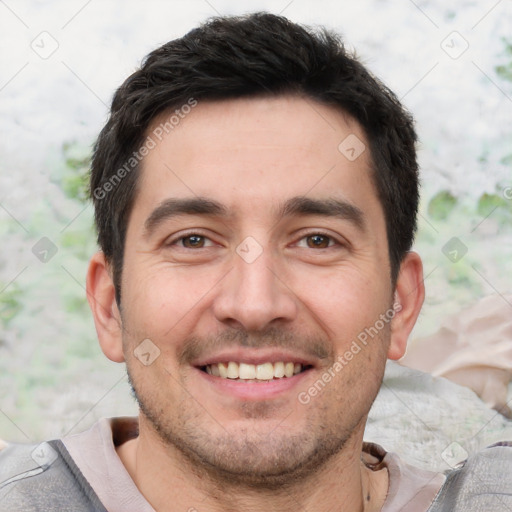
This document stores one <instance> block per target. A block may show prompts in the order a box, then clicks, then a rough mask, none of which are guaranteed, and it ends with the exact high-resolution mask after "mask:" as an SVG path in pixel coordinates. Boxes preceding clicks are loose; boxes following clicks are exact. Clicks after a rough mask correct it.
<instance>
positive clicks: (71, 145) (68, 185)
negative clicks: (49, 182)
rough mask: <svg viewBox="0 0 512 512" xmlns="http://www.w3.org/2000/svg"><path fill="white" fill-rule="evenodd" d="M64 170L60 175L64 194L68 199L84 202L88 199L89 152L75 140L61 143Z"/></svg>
mask: <svg viewBox="0 0 512 512" xmlns="http://www.w3.org/2000/svg"><path fill="white" fill-rule="evenodd" d="M62 153H63V157H64V166H65V172H64V173H63V176H62V177H61V186H62V190H63V192H64V194H66V196H67V197H69V198H70V199H76V200H78V201H80V202H81V203H85V202H86V201H87V199H88V181H89V170H90V166H91V154H90V151H89V148H84V147H83V146H80V145H79V144H77V143H75V142H67V143H64V144H63V145H62Z"/></svg>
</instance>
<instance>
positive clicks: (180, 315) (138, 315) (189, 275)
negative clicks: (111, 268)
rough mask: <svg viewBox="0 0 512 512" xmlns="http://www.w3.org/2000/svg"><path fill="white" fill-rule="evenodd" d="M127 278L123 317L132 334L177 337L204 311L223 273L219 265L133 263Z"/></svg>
mask: <svg viewBox="0 0 512 512" xmlns="http://www.w3.org/2000/svg"><path fill="white" fill-rule="evenodd" d="M132 268H137V271H136V272H135V271H132V272H129V270H131V269H130V267H128V266H127V268H126V272H125V274H124V275H125V276H129V277H126V278H125V279H124V280H123V312H124V315H123V319H124V323H125V324H126V327H127V331H129V334H131V333H137V337H140V336H144V337H148V338H150V339H153V338H154V339H155V340H161V341H164V340H168V339H169V338H170V337H176V336H177V335H178V334H179V333H182V332H183V330H184V329H187V328H189V327H190V325H191V323H192V324H193V323H194V321H196V319H197V318H196V317H197V315H201V314H204V311H205V309H207V308H208V305H209V302H211V294H212V293H213V292H214V290H215V286H216V284H217V283H218V282H219V280H220V277H219V276H218V275H217V274H218V272H216V270H215V269H212V268H210V269H208V271H206V269H203V270H201V269H199V268H197V269H191V268H186V267H183V268H179V267H170V266H169V265H165V264H158V265H153V266H143V265H139V266H138V267H137V266H136V265H133V266H132Z"/></svg>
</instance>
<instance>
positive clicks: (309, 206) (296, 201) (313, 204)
mask: <svg viewBox="0 0 512 512" xmlns="http://www.w3.org/2000/svg"><path fill="white" fill-rule="evenodd" d="M294 215H304V216H305V215H321V216H323V217H337V218H339V219H341V220H347V221H349V222H351V223H352V224H354V225H355V226H356V227H357V228H358V229H359V230H360V231H366V219H365V215H364V213H363V211H362V210H361V209H360V208H358V207H357V206H355V205H354V204H352V203H349V202H348V201H345V200H341V199H334V198H329V199H312V198H309V197H305V196H299V197H293V198H291V199H289V200H288V201H286V203H285V204H284V205H283V207H282V208H281V210H280V212H279V217H280V218H283V217H288V216H294Z"/></svg>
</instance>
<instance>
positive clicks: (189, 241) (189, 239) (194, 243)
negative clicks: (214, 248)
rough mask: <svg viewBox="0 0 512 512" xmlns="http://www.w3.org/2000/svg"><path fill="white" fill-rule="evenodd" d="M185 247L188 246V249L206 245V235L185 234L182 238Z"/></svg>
mask: <svg viewBox="0 0 512 512" xmlns="http://www.w3.org/2000/svg"><path fill="white" fill-rule="evenodd" d="M181 241H182V244H183V247H187V248H188V249H197V248H199V249H200V248H201V247H204V245H205V237H204V236H201V235H190V236H184V237H183V238H182V239H181Z"/></svg>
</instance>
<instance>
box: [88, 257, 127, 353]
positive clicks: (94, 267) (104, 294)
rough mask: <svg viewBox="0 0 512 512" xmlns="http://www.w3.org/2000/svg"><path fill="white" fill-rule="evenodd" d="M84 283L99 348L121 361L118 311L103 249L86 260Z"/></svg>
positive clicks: (120, 324)
mask: <svg viewBox="0 0 512 512" xmlns="http://www.w3.org/2000/svg"><path fill="white" fill-rule="evenodd" d="M86 287H87V300H88V301H89V306H90V308H91V311H92V314H93V316H94V324H95V326H96V333H97V335H98V340H99V342H100V346H101V350H103V353H104V354H105V355H106V356H107V357H108V358H109V359H110V360H112V361H115V362H116V363H121V362H123V361H124V355H123V340H122V323H121V315H120V313H119V309H118V307H117V303H116V298H115V288H114V283H113V281H112V276H111V273H110V268H109V265H108V263H107V262H106V260H105V255H104V254H103V252H97V253H96V254H95V255H94V256H93V257H92V258H91V261H90V262H89V269H88V271H87V284H86Z"/></svg>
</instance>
